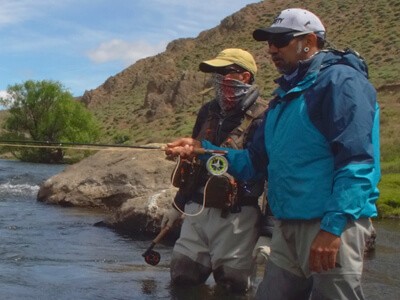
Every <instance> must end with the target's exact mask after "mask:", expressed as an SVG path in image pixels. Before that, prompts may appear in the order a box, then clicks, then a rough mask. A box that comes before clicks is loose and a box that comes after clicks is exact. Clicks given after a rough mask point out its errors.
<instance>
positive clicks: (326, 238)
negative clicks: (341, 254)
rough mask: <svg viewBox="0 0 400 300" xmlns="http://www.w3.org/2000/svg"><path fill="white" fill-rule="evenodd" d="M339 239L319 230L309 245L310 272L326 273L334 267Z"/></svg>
mask: <svg viewBox="0 0 400 300" xmlns="http://www.w3.org/2000/svg"><path fill="white" fill-rule="evenodd" d="M339 248H340V237H338V236H336V235H334V234H332V233H329V232H327V231H323V230H321V231H320V232H318V234H317V236H316V237H315V239H314V241H313V243H312V244H311V249H310V257H309V266H310V270H311V271H312V272H318V273H320V272H322V270H324V271H327V270H329V269H333V268H335V267H336V255H337V253H338V251H339Z"/></svg>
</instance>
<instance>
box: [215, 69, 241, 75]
mask: <svg viewBox="0 0 400 300" xmlns="http://www.w3.org/2000/svg"><path fill="white" fill-rule="evenodd" d="M243 72H246V71H244V70H239V69H236V68H234V67H226V68H218V69H216V70H215V73H217V74H220V75H223V76H226V75H228V74H239V73H243Z"/></svg>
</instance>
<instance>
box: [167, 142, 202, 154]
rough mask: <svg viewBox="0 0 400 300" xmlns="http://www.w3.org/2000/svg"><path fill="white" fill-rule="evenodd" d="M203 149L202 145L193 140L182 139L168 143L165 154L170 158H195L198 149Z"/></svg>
mask: <svg viewBox="0 0 400 300" xmlns="http://www.w3.org/2000/svg"><path fill="white" fill-rule="evenodd" d="M200 148H201V143H200V142H199V141H197V140H195V139H192V138H181V139H178V140H176V141H174V142H172V143H168V144H167V147H166V148H165V154H166V155H168V156H180V157H182V158H193V156H194V155H195V151H196V149H200Z"/></svg>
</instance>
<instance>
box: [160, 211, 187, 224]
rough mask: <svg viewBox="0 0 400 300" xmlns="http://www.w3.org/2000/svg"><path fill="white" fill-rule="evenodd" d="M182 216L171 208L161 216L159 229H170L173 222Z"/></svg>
mask: <svg viewBox="0 0 400 300" xmlns="http://www.w3.org/2000/svg"><path fill="white" fill-rule="evenodd" d="M181 215H182V214H181V213H180V212H179V211H177V210H176V208H174V207H171V208H170V209H169V210H168V211H167V212H166V213H165V214H164V216H163V218H162V221H161V228H164V227H165V226H169V227H172V225H174V223H175V221H176V220H178V218H179V217H180V216H181Z"/></svg>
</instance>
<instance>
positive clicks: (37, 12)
mask: <svg viewBox="0 0 400 300" xmlns="http://www.w3.org/2000/svg"><path fill="white" fill-rule="evenodd" d="M65 2H66V1H56V0H35V1H32V0H13V1H9V0H0V27H2V26H6V25H12V24H16V23H20V22H24V21H27V20H32V19H35V18H39V17H41V16H44V15H45V14H46V13H48V11H49V8H52V7H55V6H60V5H66V3H65Z"/></svg>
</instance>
